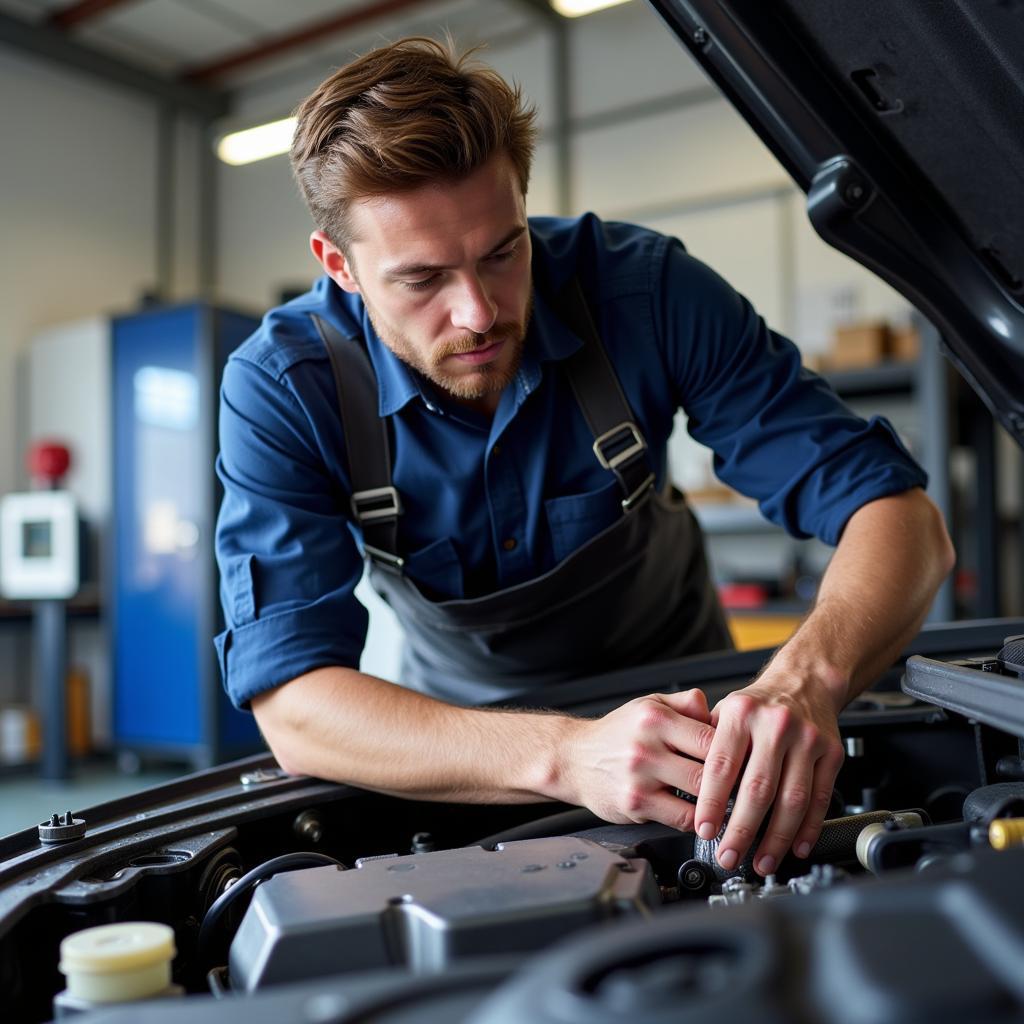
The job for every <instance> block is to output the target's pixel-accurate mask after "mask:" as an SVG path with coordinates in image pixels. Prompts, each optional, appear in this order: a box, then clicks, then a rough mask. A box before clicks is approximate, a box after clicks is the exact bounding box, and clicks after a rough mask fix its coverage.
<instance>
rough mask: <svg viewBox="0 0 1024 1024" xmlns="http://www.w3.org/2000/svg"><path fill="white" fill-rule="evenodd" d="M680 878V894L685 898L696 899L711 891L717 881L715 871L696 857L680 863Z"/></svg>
mask: <svg viewBox="0 0 1024 1024" xmlns="http://www.w3.org/2000/svg"><path fill="white" fill-rule="evenodd" d="M677 877H678V879H679V889H680V895H681V896H683V897H684V898H685V899H694V898H699V897H702V896H706V895H707V894H708V893H709V892H710V891H711V886H712V885H713V884H714V881H715V873H714V872H713V871H712V870H711V868H710V867H709V866H708V865H707V864H705V863H704V862H703V861H700V860H697V858H696V857H693V858H691V859H690V860H688V861H685V862H684V863H682V864H680V865H679V872H678V875H677Z"/></svg>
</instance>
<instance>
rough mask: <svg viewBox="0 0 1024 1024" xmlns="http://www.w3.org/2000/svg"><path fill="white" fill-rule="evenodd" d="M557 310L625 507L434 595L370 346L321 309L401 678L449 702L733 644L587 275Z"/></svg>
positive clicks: (355, 499)
mask: <svg viewBox="0 0 1024 1024" xmlns="http://www.w3.org/2000/svg"><path fill="white" fill-rule="evenodd" d="M556 309H557V310H558V312H559V316H560V318H561V319H562V320H564V321H565V322H566V323H567V324H569V325H570V326H571V327H572V328H573V329H574V330H575V332H576V333H577V334H578V335H579V337H581V338H582V339H583V346H582V348H581V349H579V350H578V351H577V352H576V353H574V354H573V355H572V356H570V357H569V358H568V359H567V360H565V362H564V363H563V364H562V366H563V367H564V371H565V372H566V373H567V374H568V377H569V381H570V384H571V385H572V389H573V392H574V394H575V397H576V400H577V402H578V403H579V405H580V408H581V410H582V412H583V415H584V417H585V419H586V421H587V423H588V425H589V427H590V429H591V431H592V432H593V434H594V438H595V441H594V454H595V457H596V458H597V459H598V460H599V462H600V463H601V465H602V466H603V467H604V468H605V469H607V470H608V471H609V472H610V473H613V474H614V475H615V476H616V477H617V478H618V480H619V483H620V485H621V487H622V491H623V499H622V508H623V512H622V516H621V518H619V519H618V520H616V521H615V522H614V523H613V524H612V525H611V526H609V527H607V528H606V529H605V530H604V531H602V532H601V533H599V534H598V535H597V536H595V537H593V538H592V539H591V540H589V541H588V542H587V543H586V544H584V545H583V546H582V547H581V548H579V549H578V550H576V551H575V552H573V553H572V554H571V555H569V556H568V557H567V558H565V559H563V560H562V561H561V562H560V563H559V564H558V565H556V566H555V567H554V568H553V569H550V570H549V571H548V572H546V573H544V574H543V575H541V576H539V577H537V578H535V579H532V580H528V581H526V582H524V583H520V584H517V585H516V586H512V587H508V588H506V589H504V590H499V591H496V592H494V593H491V594H487V595H485V596H483V597H478V598H472V599H454V600H433V599H431V598H430V597H428V596H427V595H425V594H424V593H423V591H421V590H420V588H419V587H418V586H417V584H416V583H415V582H414V581H413V580H411V579H409V578H408V577H407V576H406V575H404V574H403V571H402V570H403V560H402V557H401V552H400V551H399V550H398V547H399V545H398V540H397V536H398V517H399V515H400V514H401V499H400V496H399V495H398V493H397V491H396V490H395V488H394V487H393V485H392V481H391V466H392V462H391V456H390V431H389V430H388V424H387V420H386V419H382V418H381V417H380V416H379V415H378V410H377V382H376V377H375V375H374V372H373V369H372V366H371V364H370V360H369V356H368V354H367V353H366V350H365V348H364V343H363V341H362V339H361V338H359V337H350V338H346V337H343V336H342V335H341V334H340V333H339V332H338V330H337V329H336V328H335V327H334V326H333V325H332V324H330V323H328V322H327V321H326V320H324V319H322V318H320V317H314V318H313V319H314V321H315V322H316V326H317V330H318V331H319V333H320V336H321V338H322V339H323V341H324V344H325V346H326V348H327V352H328V355H329V357H330V363H331V369H332V371H333V374H334V379H335V384H336V386H337V391H338V402H339V406H340V409H341V414H342V420H343V422H344V425H345V441H346V448H347V454H348V461H349V471H350V474H351V477H352V491H353V495H352V511H353V514H354V516H355V518H356V520H357V521H358V522H359V525H360V527H361V529H362V532H363V540H364V553H365V556H366V558H367V560H368V561H369V570H370V581H371V584H372V585H373V587H374V589H375V590H376V591H377V592H378V593H379V594H380V595H381V597H382V598H383V599H384V600H385V601H386V602H387V603H388V604H389V605H390V606H391V607H392V608H393V609H394V611H395V613H396V614H397V616H398V619H399V620H400V622H401V623H402V625H403V627H404V628H405V633H406V646H405V651H404V656H403V664H402V672H401V677H400V681H401V682H402V683H403V684H404V685H406V686H409V687H412V688H414V689H417V690H419V691H421V692H423V693H426V694H429V695H430V696H433V697H437V698H439V699H441V700H446V701H450V702H452V703H457V704H482V703H488V702H491V701H501V700H507V699H512V698H514V697H516V696H517V695H519V694H523V693H526V692H528V691H530V690H534V689H536V688H537V687H540V686H544V685H552V684H557V683H559V682H563V681H566V680H569V679H573V678H580V677H582V676H587V675H595V674H598V673H601V672H607V671H612V670H614V669H622V668H627V667H630V666H634V665H635V666H640V665H644V664H647V663H650V662H654V661H665V660H669V659H672V658H678V657H681V656H684V655H688V654H700V653H705V652H708V651H715V650H723V649H730V648H731V647H732V641H731V639H730V636H729V632H728V629H727V627H726V624H725V620H724V617H723V615H722V611H721V608H720V605H719V603H718V599H717V595H716V594H715V590H714V587H713V585H712V582H711V579H710V576H709V573H708V568H707V562H706V558H705V554H704V546H703V538H702V535H701V532H700V528H699V526H698V525H697V522H696V519H695V518H694V516H693V513H692V512H691V511H690V509H689V507H688V506H687V504H686V501H685V499H684V497H683V495H682V494H681V493H680V492H679V491H678V490H676V489H675V488H674V487H672V486H666V488H665V489H664V490H663V491H662V492H660V493H659V492H657V491H656V490H655V489H654V474H653V473H652V472H651V470H650V465H649V461H648V457H647V444H646V441H645V440H644V438H643V436H642V435H641V433H640V431H639V429H638V428H637V426H636V424H635V421H634V419H633V414H632V412H631V410H630V408H629V405H628V403H627V401H626V398H625V396H624V395H623V393H622V390H621V388H620V386H619V382H618V379H617V378H616V376H615V372H614V370H613V368H612V366H611V363H610V362H609V360H608V357H607V354H606V353H605V351H604V346H603V345H602V343H601V340H600V338H599V337H598V335H597V330H596V328H595V326H594V323H593V320H592V319H591V317H590V313H589V310H588V309H587V306H586V302H585V300H584V299H583V295H582V291H581V290H580V288H579V285H578V283H577V282H575V281H574V282H572V284H571V286H570V287H569V288H568V289H567V290H566V292H565V293H564V294H563V295H562V296H561V298H560V300H559V301H558V303H557V304H556Z"/></svg>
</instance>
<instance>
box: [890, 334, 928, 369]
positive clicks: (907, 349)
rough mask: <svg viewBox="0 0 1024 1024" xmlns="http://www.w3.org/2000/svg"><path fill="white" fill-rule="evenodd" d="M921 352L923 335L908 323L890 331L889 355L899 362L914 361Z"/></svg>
mask: <svg viewBox="0 0 1024 1024" xmlns="http://www.w3.org/2000/svg"><path fill="white" fill-rule="evenodd" d="M920 354H921V336H920V335H919V334H918V333H917V329H916V328H914V327H912V326H910V325H908V326H906V327H897V328H893V330H891V331H890V332H889V357H890V358H891V359H895V360H896V361H897V362H913V361H914V360H915V359H917V357H918V356H919V355H920Z"/></svg>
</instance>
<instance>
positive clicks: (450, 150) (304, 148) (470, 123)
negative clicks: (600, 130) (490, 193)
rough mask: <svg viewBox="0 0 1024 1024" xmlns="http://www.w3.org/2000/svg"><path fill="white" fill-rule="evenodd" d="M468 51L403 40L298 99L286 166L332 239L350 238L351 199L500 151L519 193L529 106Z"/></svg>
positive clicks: (530, 137)
mask: <svg viewBox="0 0 1024 1024" xmlns="http://www.w3.org/2000/svg"><path fill="white" fill-rule="evenodd" d="M474 52H475V50H469V51H467V52H466V53H463V54H461V55H459V54H457V53H456V51H455V48H454V45H453V43H452V41H451V40H450V39H449V40H448V43H447V45H445V44H443V43H439V42H438V41H437V40H434V39H427V38H423V37H411V38H408V39H401V40H399V41H398V42H397V43H393V44H392V45H390V46H384V47H381V48H380V49H377V50H372V51H371V52H370V53H367V54H365V55H364V56H362V57H360V58H358V59H357V60H355V61H353V62H352V63H351V64H348V65H347V66H345V67H343V68H341V69H340V70H338V71H336V72H335V73H334V74H333V75H331V76H330V77H329V78H328V79H327V80H326V81H324V82H323V83H321V85H320V86H319V88H318V89H317V90H316V91H315V92H314V93H313V94H312V95H311V96H309V97H308V98H307V99H306V100H305V101H304V102H303V103H302V104H301V105H300V106H299V108H298V110H297V111H296V117H297V118H298V124H297V125H296V128H295V137H294V139H293V141H292V149H291V161H292V170H293V171H294V173H295V179H296V181H297V182H298V184H299V187H300V188H301V189H302V194H303V195H304V196H305V199H306V204H307V205H308V206H309V210H310V213H312V215H313V219H314V220H315V221H316V223H317V226H318V227H319V228H320V229H321V230H322V231H324V232H325V233H326V234H327V236H328V237H329V238H330V239H331V241H333V242H334V244H335V245H337V246H339V247H340V248H345V247H347V245H348V244H349V243H350V242H351V241H352V238H351V236H350V233H349V226H348V223H347V216H346V215H347V213H348V207H349V205H350V204H351V203H352V201H353V200H356V199H362V198H366V197H368V196H375V195H384V194H386V193H388V192H395V191H405V190H409V189H414V188H417V187H419V186H422V185H425V184H428V183H431V182H438V181H446V180H448V181H450V180H458V179H459V178H462V177H465V176H466V175H467V174H469V173H471V172H472V171H474V170H476V169H477V168H478V167H480V166H481V165H482V164H484V163H486V161H487V160H488V159H489V158H490V157H491V156H492V155H494V154H495V153H497V152H500V151H504V152H505V153H507V154H508V156H509V157H510V159H511V160H512V164H513V167H514V168H515V171H516V175H517V177H518V178H519V183H520V185H521V186H522V189H523V192H524V194H525V192H526V187H527V184H528V182H529V178H530V163H531V161H532V159H533V147H534V142H535V140H536V134H537V133H536V126H535V123H534V122H535V119H536V111H535V110H534V108H533V107H525V106H524V105H523V99H522V95H521V92H520V89H519V87H518V86H510V85H509V84H508V83H507V82H506V81H505V80H504V79H503V78H502V77H501V76H500V75H499V74H498V73H497V72H496V71H494V70H492V69H491V68H489V67H487V66H486V65H483V64H481V63H479V62H478V61H476V60H474V59H473V54H474Z"/></svg>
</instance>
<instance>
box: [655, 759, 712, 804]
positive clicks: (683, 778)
mask: <svg viewBox="0 0 1024 1024" xmlns="http://www.w3.org/2000/svg"><path fill="white" fill-rule="evenodd" d="M653 767H654V776H655V778H657V779H658V781H659V782H661V783H663V784H664V785H666V786H668V787H669V789H679V790H682V791H683V792H684V793H689V794H690V795H691V796H694V797H695V796H696V795H697V794H698V793H699V792H700V780H701V777H702V775H703V773H704V766H703V765H702V764H701V763H700V762H699V761H692V760H690V758H688V757H680V756H679V755H678V754H672V753H668V752H666V753H665V754H663V755H662V756H661V757H659V758H658V761H657V762H656V764H655V765H654V766H653ZM690 806H691V808H692V807H693V804H692V803H691V804H690Z"/></svg>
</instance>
